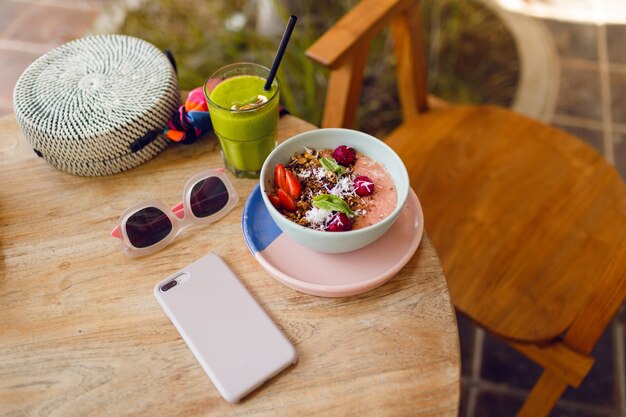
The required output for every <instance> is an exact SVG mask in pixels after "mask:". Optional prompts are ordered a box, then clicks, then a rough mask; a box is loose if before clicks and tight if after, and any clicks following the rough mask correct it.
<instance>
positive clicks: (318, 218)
mask: <svg viewBox="0 0 626 417" xmlns="http://www.w3.org/2000/svg"><path fill="white" fill-rule="evenodd" d="M331 215H332V212H330V211H328V210H324V209H321V208H317V207H313V208H312V209H311V210H309V211H307V212H306V215H305V218H306V220H307V221H308V222H309V223H311V224H313V225H316V226H322V228H323V227H324V226H325V225H326V221H327V220H328V218H329V217H330V216H331Z"/></svg>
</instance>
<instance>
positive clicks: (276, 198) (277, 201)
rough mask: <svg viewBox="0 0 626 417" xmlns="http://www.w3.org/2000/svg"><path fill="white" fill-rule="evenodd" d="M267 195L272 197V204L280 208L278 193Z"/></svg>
mask: <svg viewBox="0 0 626 417" xmlns="http://www.w3.org/2000/svg"><path fill="white" fill-rule="evenodd" d="M267 197H268V198H269V199H270V203H272V205H273V206H274V207H276V208H277V209H279V208H280V199H279V198H278V196H277V195H275V194H272V195H269V194H268V196H267Z"/></svg>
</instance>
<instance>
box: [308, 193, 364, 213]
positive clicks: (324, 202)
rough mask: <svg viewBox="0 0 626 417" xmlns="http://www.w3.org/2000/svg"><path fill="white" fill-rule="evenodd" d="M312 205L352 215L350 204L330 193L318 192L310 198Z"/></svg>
mask: <svg viewBox="0 0 626 417" xmlns="http://www.w3.org/2000/svg"><path fill="white" fill-rule="evenodd" d="M311 203H312V204H313V207H317V208H319V209H324V210H328V211H336V212H338V213H343V214H347V215H348V216H353V215H354V213H352V210H350V206H348V203H346V202H345V201H343V199H342V198H341V197H337V196H336V195H332V194H320V195H318V196H315V197H314V198H313V200H311Z"/></svg>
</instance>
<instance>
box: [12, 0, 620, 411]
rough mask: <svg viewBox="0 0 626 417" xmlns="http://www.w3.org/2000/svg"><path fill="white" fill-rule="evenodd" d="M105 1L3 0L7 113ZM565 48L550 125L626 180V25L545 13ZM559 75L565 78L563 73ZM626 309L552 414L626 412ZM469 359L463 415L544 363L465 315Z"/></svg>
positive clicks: (493, 403)
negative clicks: (19, 87)
mask: <svg viewBox="0 0 626 417" xmlns="http://www.w3.org/2000/svg"><path fill="white" fill-rule="evenodd" d="M103 3H105V2H103V1H99V0H41V1H38V0H0V80H2V81H1V84H0V115H4V114H8V113H10V112H11V111H12V110H11V106H12V104H11V94H12V90H13V86H14V84H15V82H16V80H17V78H18V77H19V75H20V74H21V72H22V71H23V70H24V69H25V68H26V66H27V65H28V64H29V63H31V62H32V61H33V60H35V59H36V58H37V57H38V56H39V55H41V54H42V53H44V52H46V51H47V50H49V49H51V48H53V47H55V46H57V45H60V44H62V43H63V42H65V41H67V40H70V39H73V38H76V37H78V36H80V35H82V34H84V33H85V32H86V31H87V30H88V28H89V26H90V24H91V23H92V22H93V21H94V18H95V17H96V16H97V14H98V13H99V12H100V11H101V10H102V8H103V7H104V6H103ZM543 23H544V24H545V25H547V27H548V29H549V33H550V34H551V36H552V38H553V40H554V43H555V45H556V48H557V51H558V54H559V65H560V84H559V87H558V88H559V89H558V98H557V102H556V105H555V109H554V113H553V114H554V115H553V117H552V119H551V123H552V124H554V125H556V126H558V127H560V128H563V129H565V130H567V131H570V132H571V133H573V134H575V135H577V136H579V137H581V138H583V139H584V140H586V141H587V142H588V143H590V144H591V145H592V146H593V147H595V148H596V149H597V150H598V151H600V152H601V153H603V154H604V155H605V156H606V158H607V160H609V161H610V162H612V163H614V164H615V166H616V167H617V168H618V170H619V171H620V172H621V174H622V175H623V176H624V177H625V178H626V48H625V47H624V46H625V45H626V43H625V40H626V25H615V26H595V25H580V24H573V23H562V22H556V21H543ZM555 82H558V81H555ZM625 327H626V314H624V313H623V314H621V316H620V317H618V318H617V319H616V320H614V322H613V323H612V324H611V326H610V327H609V328H608V329H607V331H606V332H605V334H604V336H603V337H602V339H601V340H600V342H599V343H598V345H597V346H596V349H595V351H594V354H595V357H596V358H597V362H596V365H595V367H594V368H593V369H592V371H591V373H590V375H589V376H588V377H587V379H586V380H585V381H584V382H583V384H582V386H581V387H580V388H579V389H578V390H573V389H569V390H568V391H567V392H566V393H565V395H564V396H563V398H562V399H561V401H560V402H559V404H558V405H557V407H556V408H555V409H554V411H553V412H552V414H551V416H552V417H592V416H595V417H626V390H625V388H624V385H625V382H624V381H625V379H626V371H625V365H624V362H625V361H626V356H625V354H624V344H625V343H626V339H625V336H624V333H625ZM459 328H460V334H461V345H462V356H463V357H462V359H463V362H462V363H463V369H462V373H463V395H462V405H461V408H462V410H461V417H488V416H493V417H507V416H514V415H515V412H516V411H517V410H518V409H519V407H520V406H521V404H522V402H523V399H524V398H525V397H526V395H527V394H528V390H529V389H530V387H532V384H533V383H534V381H535V380H536V378H537V377H538V375H539V372H540V368H539V367H538V366H537V365H535V364H533V363H532V362H530V361H529V360H527V359H525V358H524V357H523V356H521V355H520V354H519V353H517V352H515V351H513V350H512V349H510V348H508V347H507V346H506V345H505V344H504V343H502V342H500V341H499V340H497V339H495V338H493V337H492V336H490V335H488V334H486V333H484V332H482V331H481V330H480V329H478V328H476V327H475V326H474V325H473V324H472V323H471V322H470V321H469V320H468V319H466V318H463V317H459Z"/></svg>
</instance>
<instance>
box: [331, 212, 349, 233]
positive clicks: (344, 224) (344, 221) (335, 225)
mask: <svg viewBox="0 0 626 417" xmlns="http://www.w3.org/2000/svg"><path fill="white" fill-rule="evenodd" d="M351 229H352V223H350V219H349V218H348V216H346V215H345V214H343V213H337V214H335V215H334V216H333V218H332V220H331V221H330V223H329V224H328V226H327V227H326V230H327V231H328V232H347V231H348V230H351Z"/></svg>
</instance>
